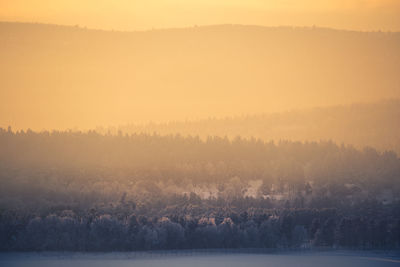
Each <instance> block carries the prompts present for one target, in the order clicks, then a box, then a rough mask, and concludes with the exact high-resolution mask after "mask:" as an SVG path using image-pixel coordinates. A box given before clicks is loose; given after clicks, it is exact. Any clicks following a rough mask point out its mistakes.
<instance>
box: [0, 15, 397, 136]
mask: <svg viewBox="0 0 400 267" xmlns="http://www.w3.org/2000/svg"><path fill="white" fill-rule="evenodd" d="M0 58H1V60H0V79H1V86H2V90H0V113H1V114H2V116H1V117H0V126H1V127H7V126H8V125H13V126H14V127H16V128H18V129H27V128H31V129H36V130H42V129H67V128H73V127H75V126H77V127H78V128H80V129H82V128H84V129H93V128H95V127H96V126H99V125H103V126H107V125H116V124H127V123H130V122H138V121H142V122H146V121H166V120H168V121H170V120H185V119H197V118H200V119H201V118H207V117H224V116H238V115H241V114H255V113H263V112H278V111H286V110H291V109H299V108H310V107H315V106H327V105H338V104H350V103H354V102H371V101H376V100H379V99H389V98H399V97H400V90H399V83H400V76H399V75H398V70H399V69H400V34H399V33H390V32H354V31H342V30H332V29H324V28H292V27H257V26H241V25H219V26H207V27H193V28H186V29H164V30H153V31H144V32H117V31H114V32H113V31H100V30H89V29H85V28H81V27H68V26H56V25H43V24H28V23H5V22H2V23H0ZM6 92H7V93H6ZM21 96H23V97H21Z"/></svg>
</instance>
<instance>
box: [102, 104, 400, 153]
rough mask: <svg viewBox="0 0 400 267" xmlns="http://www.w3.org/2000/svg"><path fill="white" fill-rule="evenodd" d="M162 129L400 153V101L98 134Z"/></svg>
mask: <svg viewBox="0 0 400 267" xmlns="http://www.w3.org/2000/svg"><path fill="white" fill-rule="evenodd" d="M118 130H120V131H122V132H123V133H137V132H142V133H154V132H156V133H159V134H163V135H167V134H177V133H179V134H181V135H193V136H195V135H199V136H200V137H202V138H207V136H227V137H229V138H235V137H237V136H241V137H245V138H251V137H255V138H260V139H263V140H265V141H269V140H275V141H280V140H291V141H320V140H332V141H334V142H336V143H339V144H340V143H344V144H352V145H354V146H356V147H358V148H362V147H364V146H371V147H374V148H378V149H379V150H381V151H384V150H394V151H396V152H397V153H398V154H399V155H400V100H388V101H380V102H376V103H370V104H352V105H343V106H332V107H324V108H312V109H304V110H296V111H290V112H282V113H271V114H261V115H252V116H242V117H231V118H225V119H208V120H199V121H182V122H170V123H164V124H154V123H153V124H145V125H134V124H131V125H125V126H120V127H116V128H107V129H104V128H103V129H102V128H98V131H99V132H103V133H106V132H108V131H110V132H111V133H115V134H116V133H117V131H118Z"/></svg>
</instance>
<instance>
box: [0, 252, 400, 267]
mask: <svg viewBox="0 0 400 267" xmlns="http://www.w3.org/2000/svg"><path fill="white" fill-rule="evenodd" d="M0 266H1V267H3V266H4V267H25V266H27V267H28V266H29V267H34V266H35V267H36V266H38V267H39V266H40V267H49V266H55V267H80V266H85V267H86V266H88V267H91V266H96V267H102V266H110V267H114V266H115V267H125V266H135V267H142V266H143V267H153V266H162V267H180V266H192V267H197V266H199V267H200V266H207V267H212V266H217V267H222V266H227V267H236V266H237V267H243V266H244V267H289V266H290V267H292V266H293V267H317V266H318V267H319V266H321V267H337V266H340V267H357V266H360V267H385V266H388V267H389V266H400V255H399V254H396V253H392V254H387V253H365V252H343V251H342V252H303V253H293V252H290V253H289V252H288V253H271V254H246V253H224V252H212V253H204V252H188V251H186V252H179V253H178V252H173V251H172V252H162V253H154V252H153V253H145V252H144V253H0Z"/></svg>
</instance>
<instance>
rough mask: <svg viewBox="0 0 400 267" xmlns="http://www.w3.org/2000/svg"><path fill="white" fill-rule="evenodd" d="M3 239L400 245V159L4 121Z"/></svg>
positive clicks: (304, 146) (155, 244)
mask: <svg viewBox="0 0 400 267" xmlns="http://www.w3.org/2000/svg"><path fill="white" fill-rule="evenodd" d="M0 147H1V150H0V244H1V245H0V248H1V250H74V251H87V250H91V251H110V250H143V249H172V248H237V247H257V248H288V247H309V246H326V247H333V246H336V247H352V248H381V249H382V248H398V247H399V246H400V243H399V242H400V202H399V197H398V196H399V195H400V188H399V185H400V183H399V179H400V159H399V158H398V156H397V155H396V154H395V153H394V152H390V151H386V152H377V151H376V150H375V149H373V148H363V149H362V150H359V149H355V148H353V147H351V146H342V145H337V144H335V143H332V142H304V143H302V142H289V141H281V142H277V143H274V142H264V141H261V140H258V139H243V138H235V139H234V140H232V141H230V140H228V139H227V138H222V137H209V138H207V139H206V140H205V141H202V140H201V139H200V138H198V137H182V136H179V135H175V136H160V135H147V134H132V135H124V134H122V132H121V133H120V134H119V135H101V134H98V133H96V132H94V131H90V132H87V133H83V132H72V131H68V132H57V131H54V132H40V133H38V132H32V131H26V132H21V131H20V132H13V131H12V129H11V128H10V129H7V130H5V129H1V130H0Z"/></svg>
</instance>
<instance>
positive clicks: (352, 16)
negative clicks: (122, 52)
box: [0, 0, 400, 31]
mask: <svg viewBox="0 0 400 267" xmlns="http://www.w3.org/2000/svg"><path fill="white" fill-rule="evenodd" d="M0 20H6V21H28V22H43V23H56V24H68V25H75V24H79V25H81V26H87V27H90V28H102V29H119V30H142V29H151V28H168V27H187V26H193V25H209V24H224V23H233V24H257V25H266V26H277V25H293V26H311V25H317V26H323V27H332V28H341V29H354V30H386V31H400V0H275V1H272V0H140V1H138V0H112V1H111V0H0Z"/></svg>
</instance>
